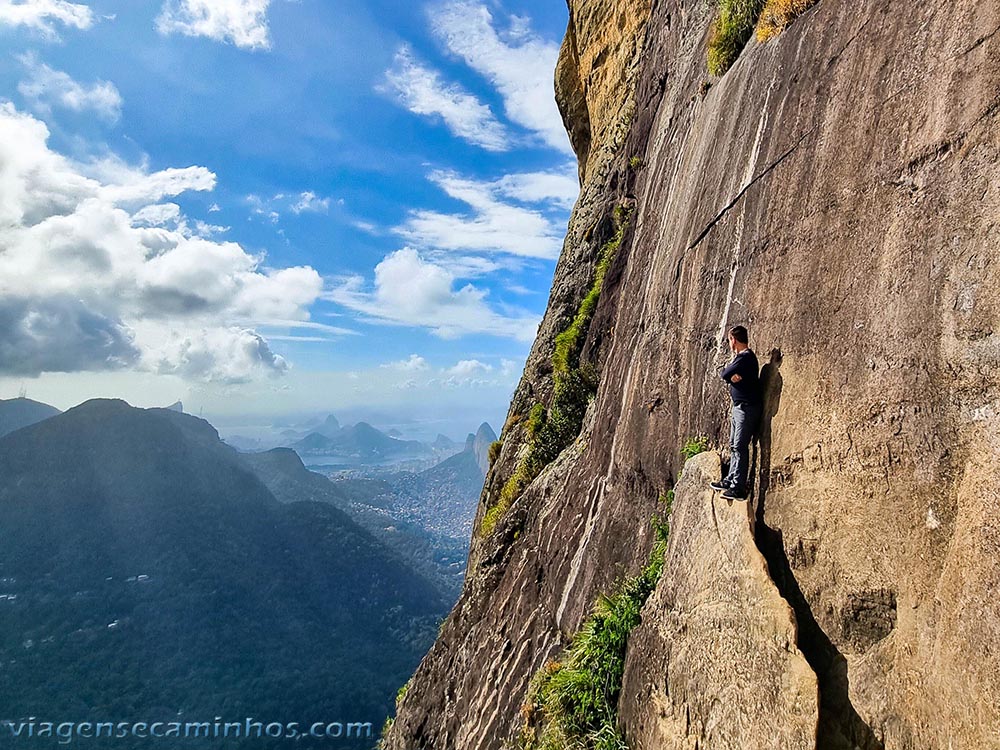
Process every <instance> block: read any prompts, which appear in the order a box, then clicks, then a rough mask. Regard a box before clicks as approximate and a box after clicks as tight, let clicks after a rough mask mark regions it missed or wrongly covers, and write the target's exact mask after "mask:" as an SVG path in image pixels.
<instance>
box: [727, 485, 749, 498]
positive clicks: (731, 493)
mask: <svg viewBox="0 0 1000 750" xmlns="http://www.w3.org/2000/svg"><path fill="white" fill-rule="evenodd" d="M722 497H724V498H725V499H726V500H746V499H747V491H746V490H742V489H740V488H739V487H730V488H729V489H728V490H726V491H725V492H723V493H722Z"/></svg>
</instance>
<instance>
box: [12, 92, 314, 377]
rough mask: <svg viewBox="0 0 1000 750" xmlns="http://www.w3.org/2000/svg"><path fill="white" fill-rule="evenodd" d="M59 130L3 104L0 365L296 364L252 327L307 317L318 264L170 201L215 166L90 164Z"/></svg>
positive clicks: (250, 367) (211, 179)
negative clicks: (285, 259)
mask: <svg viewBox="0 0 1000 750" xmlns="http://www.w3.org/2000/svg"><path fill="white" fill-rule="evenodd" d="M48 135H49V133H48V129H47V128H46V126H45V124H44V123H42V122H41V121H39V120H37V119H35V118H34V117H32V116H31V115H28V114H26V113H23V112H21V111H18V110H17V109H16V108H15V107H14V105H13V104H11V103H9V102H7V103H3V104H0V248H2V251H0V300H2V302H0V372H2V373H5V374H16V375H36V374H39V373H41V372H73V371H79V370H105V369H121V368H125V367H131V368H135V369H138V370H144V371H150V372H170V373H175V374H178V375H182V376H184V377H188V378H193V379H198V380H205V381H219V382H235V381H241V380H247V379H251V378H253V377H255V376H257V375H259V374H263V373H270V374H280V373H282V372H284V371H285V370H286V369H287V368H288V363H287V362H285V361H284V360H283V359H282V358H281V357H280V356H278V355H276V354H274V352H272V351H271V350H270V348H269V346H268V345H267V341H266V340H265V339H264V338H263V337H262V336H261V335H259V334H258V333H256V331H255V328H256V326H257V323H258V322H261V321H267V320H271V319H275V320H281V321H290V322H292V323H294V322H295V321H299V322H300V323H301V324H302V325H306V324H308V322H309V321H308V317H309V315H308V307H309V306H310V305H311V304H312V303H313V302H314V301H315V300H316V299H317V297H318V296H319V294H320V292H321V290H322V279H321V278H320V276H319V274H318V273H316V271H315V270H313V269H312V268H308V267H294V268H282V269H273V268H268V267H267V266H265V264H264V258H263V257H262V256H254V255H250V254H248V253H247V252H246V251H245V250H243V248H242V247H240V246H239V245H238V244H236V243H234V242H219V241H215V240H213V239H210V238H208V237H205V236H201V235H200V234H199V233H198V232H197V231H191V230H190V229H188V228H187V222H186V221H185V218H184V216H183V215H182V213H181V211H180V209H179V207H178V206H177V205H176V204H173V203H160V202H159V201H160V200H161V199H162V198H164V197H168V196H175V195H178V194H180V193H183V192H186V191H189V190H211V189H212V187H214V185H215V175H214V174H212V173H211V172H210V171H208V170H207V169H205V168H204V167H188V168H183V169H167V170H162V171H159V172H148V171H146V170H145V169H144V168H143V167H134V166H129V165H126V164H124V163H123V162H121V161H119V160H116V159H107V160H104V161H102V162H97V163H93V164H86V165H84V164H79V163H76V162H73V161H71V160H69V159H67V158H66V157H64V156H62V155H61V154H59V153H57V152H55V151H53V150H52V149H50V148H49V146H48V143H47V140H48Z"/></svg>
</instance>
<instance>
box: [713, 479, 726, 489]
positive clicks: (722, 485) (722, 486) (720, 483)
mask: <svg viewBox="0 0 1000 750" xmlns="http://www.w3.org/2000/svg"><path fill="white" fill-rule="evenodd" d="M708 486H709V487H711V488H712V489H713V490H728V489H729V488H730V486H731V485H730V484H729V482H728V480H725V479H720V480H719V481H717V482H712V483H711V484H710V485H708Z"/></svg>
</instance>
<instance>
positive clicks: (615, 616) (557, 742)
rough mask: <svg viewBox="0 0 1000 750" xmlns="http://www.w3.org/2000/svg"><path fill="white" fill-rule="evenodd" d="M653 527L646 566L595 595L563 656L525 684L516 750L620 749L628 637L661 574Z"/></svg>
mask: <svg viewBox="0 0 1000 750" xmlns="http://www.w3.org/2000/svg"><path fill="white" fill-rule="evenodd" d="M668 512H669V510H668ZM652 523H653V528H654V530H655V533H656V539H655V542H654V545H653V549H652V550H651V551H650V555H649V561H648V562H647V564H646V565H645V567H643V569H642V570H641V571H640V572H639V573H638V574H637V575H634V576H630V577H627V578H625V579H624V580H622V581H621V582H619V583H618V584H617V585H616V586H615V590H614V592H613V593H612V594H610V595H604V594H601V595H600V596H598V597H597V601H596V602H595V603H594V607H593V610H592V612H591V614H590V616H589V617H588V618H587V619H586V620H585V621H584V622H583V624H582V625H581V627H580V630H579V631H577V633H576V635H574V636H573V640H572V642H571V643H570V645H569V647H568V648H567V649H566V651H565V652H564V653H563V655H562V656H561V657H560V658H559V659H558V660H555V661H550V662H548V663H547V664H546V665H545V666H544V667H542V668H541V669H540V670H539V671H538V672H536V673H535V675H534V676H533V677H532V679H531V683H530V684H529V686H528V694H527V698H526V699H525V702H524V705H523V706H522V708H521V714H522V716H523V718H524V725H523V727H522V729H521V732H520V735H519V738H518V739H519V744H520V747H521V748H523V750H570V749H572V750H627V748H628V745H627V744H626V742H625V739H624V738H623V737H622V735H621V732H620V731H619V729H618V696H619V694H620V693H621V687H622V679H623V677H624V674H625V655H626V651H627V648H628V638H629V634H630V633H631V632H632V630H633V629H634V628H635V626H636V625H638V624H639V622H640V621H641V619H642V618H641V617H640V612H641V611H642V607H643V605H644V604H645V603H646V600H647V599H648V598H649V595H650V594H651V593H652V591H653V589H654V588H656V584H657V582H658V581H659V580H660V576H661V575H662V573H663V565H664V559H665V556H666V550H667V539H668V537H669V533H670V528H669V522H668V520H667V519H666V517H662V518H661V517H660V516H654V517H653V519H652Z"/></svg>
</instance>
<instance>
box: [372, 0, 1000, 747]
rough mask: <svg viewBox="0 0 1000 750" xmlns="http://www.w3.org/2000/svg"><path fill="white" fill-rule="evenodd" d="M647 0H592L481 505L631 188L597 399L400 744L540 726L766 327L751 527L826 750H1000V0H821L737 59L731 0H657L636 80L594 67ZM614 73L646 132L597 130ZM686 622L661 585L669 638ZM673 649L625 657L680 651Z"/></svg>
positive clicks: (492, 561) (448, 637) (402, 711)
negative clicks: (675, 619) (732, 371)
mask: <svg viewBox="0 0 1000 750" xmlns="http://www.w3.org/2000/svg"><path fill="white" fill-rule="evenodd" d="M637 7H640V6H637V5H635V4H633V3H630V2H624V1H622V0H571V2H570V9H571V24H570V26H571V33H569V34H567V40H566V45H567V47H570V49H568V50H564V55H563V59H562V60H561V61H560V69H559V72H558V83H557V98H558V99H559V101H560V104H561V106H562V107H563V112H564V116H565V118H566V120H567V126H568V129H569V130H570V133H571V134H573V133H574V132H575V133H576V135H574V136H573V143H574V145H575V146H576V147H577V149H578V154H579V155H580V157H581V162H583V163H584V169H583V174H584V176H585V181H584V185H583V190H582V193H581V197H580V200H579V202H578V204H577V206H576V208H575V210H574V214H573V218H572V220H571V222H570V226H569V229H568V234H567V238H566V244H565V246H564V249H563V253H562V255H561V257H560V259H559V262H558V264H557V267H556V273H555V278H554V280H553V287H552V291H551V294H550V298H549V304H548V308H547V311H546V315H545V317H544V319H543V321H542V323H541V325H540V326H539V331H538V336H537V338H536V341H535V343H534V345H533V347H532V351H531V354H530V355H529V358H528V361H527V363H526V366H525V372H524V375H523V378H522V381H521V383H520V384H519V386H518V388H517V390H516V391H515V394H514V396H513V399H512V403H511V407H510V411H509V414H508V419H507V422H506V423H505V425H504V428H503V430H502V431H501V438H502V440H503V446H502V449H501V451H500V454H499V456H498V457H497V460H496V461H495V462H494V464H493V465H492V466H491V467H490V471H489V473H488V474H487V477H486V484H485V487H484V490H483V495H482V498H481V503H480V511H479V517H480V518H481V517H482V514H483V513H485V511H486V509H487V508H489V507H490V506H492V505H493V504H495V503H496V500H497V497H498V494H499V491H500V488H501V487H502V486H503V484H504V483H505V482H506V480H507V478H508V477H509V476H510V475H511V473H512V472H513V470H514V468H515V466H516V465H517V462H518V459H519V456H520V454H521V452H522V451H523V446H524V444H525V443H526V441H527V438H526V435H525V427H524V425H525V421H526V420H525V416H526V415H527V414H528V412H529V411H530V409H531V408H532V406H533V405H534V404H535V403H543V404H548V403H549V402H550V400H551V394H552V368H551V359H552V356H551V355H552V351H553V347H554V343H555V337H556V335H557V334H558V333H559V332H560V331H561V330H563V329H564V328H565V327H566V326H567V325H568V324H569V322H570V321H571V320H572V316H573V314H574V313H575V311H576V309H577V307H578V306H579V303H580V300H581V299H582V298H583V296H584V295H585V294H586V291H587V289H588V287H589V284H590V279H591V276H592V271H593V268H594V264H595V259H596V257H597V254H598V251H599V249H600V248H601V246H602V245H603V244H604V243H605V242H607V240H608V239H609V238H610V237H611V236H612V234H613V231H614V222H613V219H612V215H613V209H614V207H615V206H618V205H634V206H635V209H636V211H635V213H634V215H633V219H632V221H631V223H630V224H629V227H628V229H627V231H626V232H625V234H624V237H623V240H622V243H621V246H620V248H619V250H618V252H617V254H616V255H615V258H614V261H613V263H612V265H611V267H610V268H609V271H608V275H607V277H606V279H605V283H604V288H603V291H602V293H601V297H600V300H599V302H598V305H597V309H596V312H595V314H594V318H593V320H592V321H591V323H590V326H589V328H588V332H587V335H586V342H585V344H584V347H583V352H582V354H581V358H582V360H583V361H584V362H585V363H589V364H592V365H593V366H594V367H595V368H596V370H597V371H598V372H599V373H600V378H601V381H600V386H599V389H598V392H597V396H596V399H595V400H594V401H593V402H592V403H591V404H590V406H589V408H588V411H587V417H586V419H585V421H584V425H583V429H582V431H581V434H580V436H579V438H578V439H577V440H576V441H575V442H574V443H573V444H572V445H570V446H569V447H568V448H566V449H565V450H564V451H563V453H562V454H561V455H560V456H559V457H558V458H557V459H556V460H555V461H554V462H553V463H551V464H550V465H549V466H548V467H546V468H545V469H544V470H543V471H542V472H541V474H540V475H539V476H538V477H537V478H536V479H535V480H534V481H533V482H532V483H531V484H530V485H529V486H528V488H527V489H526V490H525V492H523V493H522V494H521V496H520V497H519V498H518V499H517V500H516V501H515V502H514V503H513V505H512V506H511V508H510V510H509V511H507V513H506V514H505V515H504V516H503V518H501V519H500V522H499V523H498V524H497V526H496V528H495V530H494V531H493V533H492V534H490V535H489V536H488V537H486V538H478V537H474V539H473V542H472V552H471V557H470V566H469V569H468V572H467V574H466V580H465V588H464V591H463V594H462V597H461V599H460V600H459V602H458V604H457V605H456V607H455V609H454V610H453V611H452V613H451V615H450V616H449V618H448V619H447V620H446V621H445V624H444V627H443V628H442V631H441V635H440V637H439V639H438V641H437V642H436V643H435V645H434V647H433V648H432V649H431V651H430V653H429V654H428V655H427V656H426V657H425V659H424V660H423V662H422V663H421V666H420V668H419V669H418V670H417V673H416V675H415V676H414V681H413V684H412V687H411V688H410V690H409V691H408V692H407V694H406V698H405V700H404V701H403V702H402V704H401V705H400V707H399V715H398V718H397V720H396V723H395V725H394V728H393V730H392V732H391V733H390V735H389V737H388V741H387V745H388V747H390V748H396V749H402V748H414V747H433V748H435V750H447V748H485V749H489V750H492V749H493V748H497V749H499V748H501V747H502V746H503V745H504V742H505V741H506V740H507V739H509V738H511V737H513V736H514V734H515V733H516V731H517V728H518V726H519V723H520V717H519V715H518V710H519V707H520V705H521V702H522V700H523V698H524V695H525V691H526V688H527V684H528V680H529V679H530V677H531V675H532V674H533V673H534V672H535V671H536V670H537V669H538V668H539V667H541V666H542V665H543V664H544V663H545V661H546V660H547V659H549V658H551V657H553V656H555V655H556V654H558V652H559V651H560V649H561V648H563V647H564V646H565V644H566V643H567V641H568V639H569V638H570V637H571V636H572V634H573V633H574V632H575V631H576V630H577V629H578V627H579V625H580V623H581V621H582V620H583V618H584V617H585V616H586V614H587V612H588V611H589V608H590V605H591V603H592V602H593V599H594V597H595V596H596V594H597V593H598V592H600V591H607V590H610V588H611V585H612V584H613V582H614V580H615V579H616V578H617V577H618V576H620V575H622V574H623V573H625V572H634V571H636V570H637V569H638V568H639V567H640V566H641V564H642V562H643V560H644V559H645V557H646V555H647V554H648V551H649V549H650V546H651V544H652V542H653V538H652V533H651V531H650V528H649V525H648V519H649V517H650V516H651V515H652V514H653V513H654V512H656V510H657V500H656V499H657V497H659V496H660V494H661V493H663V492H664V491H666V490H667V489H669V488H670V487H672V486H673V485H674V483H675V481H676V477H677V475H678V473H679V472H680V468H681V457H680V454H679V448H680V446H681V445H682V444H683V442H684V440H685V439H687V438H688V437H690V436H692V435H698V434H705V435H708V436H709V438H710V439H711V440H712V441H713V442H715V443H716V444H719V445H724V444H725V443H726V442H728V433H729V425H728V403H727V399H728V396H727V394H726V392H725V389H724V388H723V384H722V383H721V381H719V380H718V378H717V376H716V371H717V368H718V367H719V366H720V365H721V364H723V363H724V362H725V361H726V359H727V356H728V354H727V352H726V350H725V331H726V328H727V326H729V325H732V324H736V323H742V324H746V325H748V327H749V328H750V332H751V342H750V343H751V346H752V347H753V348H754V349H755V350H756V351H757V353H758V355H759V357H760V360H761V362H762V363H764V371H763V378H764V381H765V384H766V388H767V394H768V399H767V403H766V407H765V418H764V423H763V425H762V429H761V432H760V436H759V443H758V444H757V445H755V448H754V451H753V462H754V470H753V497H752V503H751V508H752V515H753V517H752V519H751V521H752V528H753V531H754V536H755V540H756V542H757V545H758V548H759V549H760V551H761V553H762V554H763V555H764V557H765V559H766V560H767V563H768V570H769V573H770V576H771V578H772V580H773V581H774V583H775V586H776V587H777V589H778V591H779V592H780V593H781V595H782V597H783V598H784V599H785V600H786V601H787V602H788V603H789V605H790V606H791V608H792V611H793V612H794V615H795V620H796V624H797V630H798V643H799V649H800V650H801V651H802V653H803V655H804V656H805V657H806V660H807V662H808V663H809V665H810V667H811V668H812V670H813V672H814V673H815V675H816V679H817V682H818V686H819V707H818V712H819V717H818V739H817V747H820V748H839V747H860V748H863V749H864V750H868V748H881V747H885V748H891V749H892V750H917V749H919V750H928V749H931V750H934V749H937V748H941V749H942V750H943V749H945V748H977V749H978V748H998V747H1000V740H998V739H997V738H998V737H1000V597H998V595H997V592H998V591H1000V563H998V561H1000V491H998V489H997V488H998V486H1000V483H998V479H1000V477H998V469H997V466H998V460H997V459H998V457H1000V454H998V448H997V445H998V444H1000V331H998V328H997V324H998V320H1000V291H998V286H997V284H996V280H997V278H1000V274H998V268H997V266H998V262H1000V232H998V217H1000V128H998V117H1000V67H998V66H997V65H996V60H997V59H1000V4H998V3H997V2H995V1H991V2H986V3H982V2H971V0H957V1H956V2H941V1H939V0H936V1H931V2H926V3H919V4H913V3H904V2H902V1H901V0H860V1H859V2H856V3H841V2H836V1H835V0H820V2H819V3H818V4H817V5H815V6H814V7H813V8H812V9H811V10H810V11H809V12H807V13H805V14H804V15H802V16H801V17H800V18H798V19H797V20H796V21H795V22H794V23H793V24H792V25H791V27H790V28H789V29H788V30H787V31H785V32H784V33H783V34H782V35H781V36H779V37H778V38H776V39H774V40H772V41H771V42H768V43H767V44H766V45H758V44H757V43H755V42H751V44H750V45H749V46H748V47H747V48H746V49H745V50H744V51H743V53H742V54H741V56H740V58H739V59H738V61H737V62H736V64H735V65H734V67H733V68H732V69H731V70H730V71H729V72H728V73H727V74H726V76H725V77H723V78H721V79H711V78H710V77H709V76H708V75H707V73H706V70H705V46H706V41H707V38H708V34H709V27H710V24H711V21H712V14H713V12H714V9H713V7H712V5H711V4H708V3H700V2H690V1H689V0H685V1H682V0H658V1H657V2H655V3H654V4H653V5H652V6H651V7H650V8H649V12H648V21H645V22H642V23H637V24H636V26H635V28H636V29H637V35H636V36H635V38H634V39H629V38H627V35H625V36H622V37H620V38H618V39H619V41H618V42H617V43H616V44H614V45H613V48H612V49H611V51H610V52H608V53H606V54H605V59H609V60H610V59H618V55H619V54H621V55H623V56H624V58H627V57H628V53H627V51H628V50H630V49H631V50H634V55H635V56H634V59H633V61H632V64H622V65H619V66H618V69H619V70H620V71H621V73H620V74H619V75H622V76H624V77H623V78H621V79H620V80H619V81H617V85H615V86H608V87H607V88H600V87H595V86H591V87H589V88H588V87H587V86H586V85H582V83H581V85H577V82H581V81H583V80H584V79H585V78H587V74H586V71H585V70H584V68H583V66H582V65H583V64H582V62H581V63H580V64H579V65H577V64H576V63H575V62H574V60H580V61H582V60H583V59H585V58H587V57H588V55H590V56H591V57H592V58H593V59H596V58H597V57H598V56H600V54H601V53H600V51H596V52H595V51H594V50H586V44H587V43H588V42H586V41H585V40H592V41H594V40H605V42H606V41H607V40H608V39H612V38H616V37H615V34H616V33H617V32H614V31H613V30H612V29H611V28H610V27H607V28H605V27H604V24H605V23H606V22H605V21H600V23H599V24H598V25H597V26H595V27H594V28H593V29H592V33H589V34H584V33H582V30H581V28H579V27H578V26H574V24H580V23H582V21H583V20H584V19H587V18H594V19H596V18H601V19H613V18H616V17H619V14H624V15H625V16H626V18H629V17H631V16H630V15H629V14H632V15H634V16H635V17H636V18H641V15H642V14H641V12H640V11H637V10H636V8H637ZM625 27H628V24H626V25H625ZM594 43H598V44H600V43H602V42H600V41H596V42H594ZM574 47H575V49H572V48H574ZM630 71H632V72H630ZM633 72H634V75H633ZM709 84H710V85H709ZM600 91H614V92H616V94H621V93H622V92H625V99H624V102H625V104H623V105H622V107H621V108H620V109H617V110H615V108H614V107H613V106H611V105H613V104H614V103H615V102H617V101H621V100H618V99H610V100H607V104H608V106H607V107H606V108H605V109H604V110H602V111H611V110H615V111H619V112H622V113H624V116H623V117H622V118H621V119H620V120H619V121H617V122H616V125H621V127H622V128H624V130H623V131H621V132H624V133H625V135H624V136H623V138H622V139H621V140H620V141H619V140H618V139H616V138H613V137H609V136H607V135H606V136H603V137H604V140H603V141H602V140H600V138H598V137H597V136H595V134H596V133H597V132H598V131H597V129H596V128H595V127H594V124H593V118H592V115H591V113H593V112H594V111H596V110H597V109H600V104H599V102H601V101H603V100H602V99H601V96H602V95H601V93H600ZM585 112H586V113H587V116H588V117H590V118H591V119H590V121H589V122H584V121H583V117H584V113H585ZM588 132H589V134H590V135H589V140H588V138H585V137H584V134H585V133H588ZM602 132H605V133H612V132H616V128H615V127H611V128H608V129H606V130H605V131H602ZM595 154H599V155H602V156H599V157H595V156H594V155H595ZM633 157H639V159H641V164H642V166H641V168H636V167H635V166H634V165H633V164H634V163H633V164H630V162H632V158H633ZM674 530H675V532H676V533H678V534H683V533H684V530H683V529H681V528H679V527H678V526H677V525H676V524H675V526H674ZM670 575H671V574H670V571H667V572H666V573H665V576H664V579H663V580H662V581H661V584H660V585H661V587H663V588H664V590H669V588H668V587H670V586H672V585H674V584H673V583H672V582H671V581H670V580H669V577H670ZM662 596H663V593H662V592H657V594H656V598H655V599H654V601H660V600H661V597H662ZM665 617H666V613H664V612H662V611H660V610H655V609H651V610H650V614H649V615H648V616H647V621H646V622H644V624H643V626H642V627H643V628H644V631H645V629H646V628H650V629H651V630H650V632H653V631H652V629H653V628H663V627H665V625H666V620H664V621H663V622H657V621H658V620H660V619H662V618H665ZM644 631H643V632H644ZM664 632H665V631H664ZM643 642H645V643H647V644H649V639H648V638H645V639H643V638H642V637H640V636H638V635H637V640H636V642H635V644H639V643H643ZM635 644H633V648H639V647H638V645H635ZM657 648H658V647H655V646H652V645H648V646H647V647H646V648H645V649H644V650H643V651H641V652H639V651H636V653H635V654H632V653H630V654H629V657H630V660H632V661H631V663H635V660H636V659H644V660H646V661H649V662H652V663H657V661H661V662H662V661H663V660H664V659H665V658H667V656H668V654H667V653H666V652H665V651H664V652H658V651H657ZM663 648H664V649H665V648H666V646H664V647H663ZM634 677H635V675H634V674H633V678H634ZM766 677H767V676H766V674H765V675H761V676H760V678H761V679H762V680H763V679H766ZM755 678H756V675H754V674H748V675H747V679H748V680H754V679H755ZM673 679H679V677H676V676H675V677H674V678H673ZM638 682H642V680H638ZM638 682H636V681H633V682H631V683H630V687H629V690H630V691H631V693H630V694H631V695H633V696H635V695H639V694H640V691H642V690H645V691H647V692H646V694H647V695H650V696H652V695H653V694H652V693H650V692H649V691H651V690H654V689H655V688H656V687H657V686H658V685H659V686H662V685H663V677H662V676H660V678H659V681H658V682H657V681H654V680H653V678H652V677H650V678H649V681H648V682H647V683H646V684H638ZM750 687H751V685H750V684H749V683H748V693H747V694H752V691H751V690H750ZM709 688H710V686H708V685H706V686H705V688H704V689H705V690H706V691H707V690H709ZM656 697H657V700H660V701H663V700H666V699H665V698H664V697H663V696H662V695H658V696H656ZM651 699H652V697H651V698H650V700H651ZM710 699H711V696H709V695H708V694H707V693H706V694H705V695H696V694H695V693H694V692H692V693H690V694H689V695H688V697H687V699H686V703H688V704H690V705H704V701H708V700H710ZM787 699H788V696H787V695H784V694H783V695H782V700H787ZM744 708H745V710H746V712H747V714H748V715H749V714H750V713H751V712H752V711H753V708H754V707H753V704H752V703H750V702H748V703H746V705H745V706H744ZM733 709H734V711H735V710H736V706H734V707H733ZM649 710H650V709H649V707H648V706H644V705H638V704H637V703H636V702H635V701H634V700H633V701H631V702H630V701H628V700H624V701H623V702H622V705H621V706H620V719H621V722H622V724H623V726H624V727H625V728H626V729H627V730H629V731H632V732H633V733H636V734H637V737H640V736H643V735H642V732H644V731H646V729H643V727H646V726H647V721H646V718H645V717H646V713H645V712H647V711H649ZM716 736H718V737H721V735H716ZM710 746H711V747H712V748H728V747H733V748H736V747H740V748H746V747H752V745H740V744H727V742H723V741H721V739H720V741H719V742H718V743H716V744H712V745H710ZM786 746H787V747H792V746H794V745H774V744H768V745H763V746H762V747H769V748H770V747H786Z"/></svg>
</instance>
